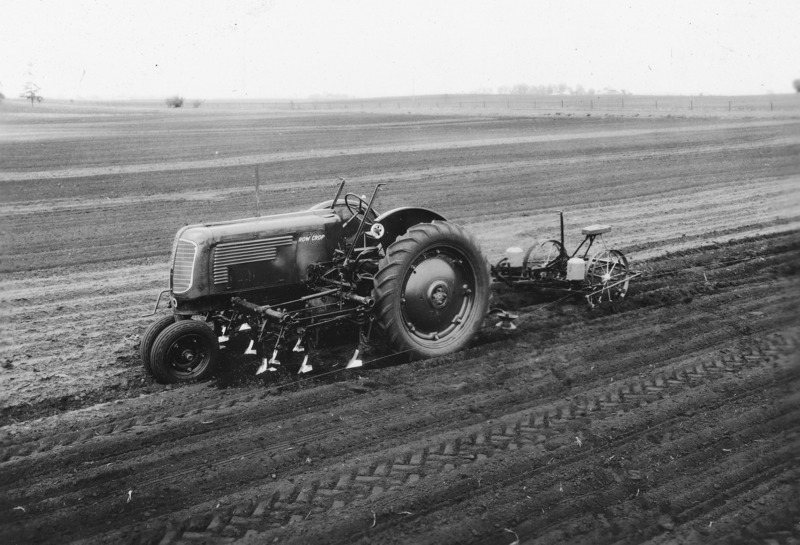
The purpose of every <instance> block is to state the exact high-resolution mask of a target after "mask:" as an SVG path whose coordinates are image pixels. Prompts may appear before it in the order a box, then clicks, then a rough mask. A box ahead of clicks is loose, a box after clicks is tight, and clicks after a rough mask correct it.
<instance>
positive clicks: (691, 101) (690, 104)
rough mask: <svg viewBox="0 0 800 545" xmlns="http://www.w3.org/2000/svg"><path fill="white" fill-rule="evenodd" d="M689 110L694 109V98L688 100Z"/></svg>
mask: <svg viewBox="0 0 800 545" xmlns="http://www.w3.org/2000/svg"><path fill="white" fill-rule="evenodd" d="M689 110H692V111H693V110H694V100H690V101H689Z"/></svg>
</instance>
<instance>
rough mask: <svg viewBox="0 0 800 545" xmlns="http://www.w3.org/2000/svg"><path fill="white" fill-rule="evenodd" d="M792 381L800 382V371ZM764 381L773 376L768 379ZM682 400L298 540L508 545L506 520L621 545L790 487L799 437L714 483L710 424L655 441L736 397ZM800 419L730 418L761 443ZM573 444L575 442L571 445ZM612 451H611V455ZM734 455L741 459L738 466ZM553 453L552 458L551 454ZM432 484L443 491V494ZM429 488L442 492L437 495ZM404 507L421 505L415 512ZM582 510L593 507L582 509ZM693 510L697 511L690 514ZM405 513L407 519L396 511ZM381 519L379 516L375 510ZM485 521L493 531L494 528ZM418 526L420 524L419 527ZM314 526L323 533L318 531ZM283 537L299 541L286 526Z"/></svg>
mask: <svg viewBox="0 0 800 545" xmlns="http://www.w3.org/2000/svg"><path fill="white" fill-rule="evenodd" d="M794 379H795V382H796V380H797V374H796V373H795V374H794ZM769 382H772V386H773V387H774V386H776V385H777V384H776V383H775V382H774V381H772V380H770V381H769ZM765 384H768V383H762V384H761V385H762V386H763V385H765ZM777 386H780V385H777ZM756 397H757V394H753V393H752V392H744V393H740V395H738V396H734V400H737V401H738V400H742V399H746V398H756ZM683 398H684V399H685V400H686V401H688V403H685V404H683V405H682V406H681V407H680V409H678V410H672V411H670V413H671V415H666V416H669V418H667V419H659V421H658V423H657V424H656V425H655V426H653V425H647V424H645V425H642V424H641V423H640V424H639V425H638V426H636V427H634V429H629V428H628V429H626V432H625V433H623V434H621V435H618V436H616V437H609V438H608V439H607V440H605V441H603V439H604V438H603V437H601V436H600V435H599V433H600V432H602V431H603V430H602V429H600V428H597V427H596V428H594V431H595V432H597V433H598V435H595V436H594V437H590V439H594V440H596V441H597V442H598V443H599V444H598V445H597V446H591V445H587V446H588V449H586V452H581V453H580V454H571V453H570V452H569V451H568V450H566V449H565V450H566V452H559V451H558V450H556V451H553V452H550V453H548V455H547V457H545V458H544V459H539V460H529V459H520V458H519V457H518V458H517V459H509V460H508V461H507V462H505V463H503V464H502V465H501V467H499V468H497V467H491V468H489V469H484V470H483V471H481V472H478V471H475V472H467V473H462V474H461V475H459V478H460V479H462V480H466V481H467V482H466V484H464V483H458V484H456V485H455V487H456V489H455V490H453V486H454V485H453V484H452V483H453V480H452V479H451V480H450V489H448V488H447V483H443V482H438V481H437V482H436V483H431V484H430V485H429V488H428V490H427V491H425V495H424V496H422V497H423V498H424V499H421V500H418V499H415V498H414V496H412V495H411V494H409V495H408V496H409V497H408V498H403V499H392V498H389V499H388V500H387V502H385V503H383V504H380V503H378V502H375V503H374V504H372V505H371V506H370V507H371V508H372V509H373V511H374V512H378V513H382V514H383V521H382V523H381V524H380V525H378V524H376V526H375V529H373V528H371V527H370V525H369V521H365V520H364V516H363V511H364V510H363V509H361V513H360V514H357V513H355V514H354V511H356V510H351V511H350V512H349V513H342V514H341V516H343V518H346V515H348V514H349V515H351V518H352V519H353V520H352V521H350V522H348V523H347V524H346V525H343V526H345V527H344V528H340V529H339V531H340V535H339V536H337V537H338V539H336V540H330V539H323V540H321V539H313V536H314V534H311V533H309V534H307V535H305V536H303V538H301V539H295V540H294V541H295V542H322V541H324V542H326V543H355V542H362V541H366V542H369V541H370V539H372V540H374V539H375V538H376V537H378V536H380V535H381V534H382V533H384V532H388V531H391V530H397V529H398V528H400V527H408V526H411V528H410V529H409V531H408V532H407V533H406V532H403V535H404V538H405V541H411V542H414V543H443V542H444V543H470V542H479V543H503V544H504V545H505V544H507V543H508V540H507V536H505V537H503V536H502V533H501V532H498V530H497V527H498V524H499V526H500V527H503V526H505V527H509V528H512V529H513V532H514V533H516V534H517V535H518V536H519V537H520V538H523V539H522V542H524V543H564V542H570V543H581V542H587V543H604V542H617V540H618V539H619V538H620V537H622V536H624V538H623V539H622V541H623V542H627V543H630V542H631V541H636V542H639V541H644V540H646V539H647V538H648V537H650V536H648V534H654V533H656V532H663V530H664V527H665V526H667V527H670V528H671V527H675V526H677V524H678V523H680V524H683V525H687V524H688V525H691V524H692V522H693V521H694V520H695V519H696V518H700V516H701V515H702V516H708V511H706V510H704V509H703V508H702V506H703V505H712V506H716V505H719V504H720V503H724V500H723V501H722V502H720V498H725V497H729V496H731V495H733V494H739V493H752V491H751V489H752V488H753V485H754V484H757V483H760V484H762V486H763V485H764V484H766V485H769V484H774V483H772V482H771V481H776V482H778V484H780V485H781V486H784V487H785V484H786V481H788V482H791V479H792V478H793V477H794V476H795V475H797V474H798V470H797V467H796V459H797V456H796V454H795V452H796V447H797V446H798V444H799V442H798V438H797V437H796V436H795V437H794V439H793V440H792V441H791V442H790V444H789V445H786V444H784V443H778V442H775V441H773V443H776V444H774V447H775V450H774V451H770V452H768V453H767V454H764V452H763V451H764V448H763V447H758V449H757V450H758V452H757V453H753V452H747V451H743V452H742V453H737V454H734V455H727V461H729V462H732V463H731V465H735V466H736V467H737V470H736V471H734V472H728V473H726V474H723V475H719V476H715V477H714V484H709V482H708V480H709V479H708V477H707V475H706V476H704V473H707V472H708V471H709V468H708V467H707V466H704V465H701V464H703V463H705V462H711V463H713V462H714V461H716V460H718V459H719V458H720V452H724V450H723V449H722V448H721V447H722V445H721V443H720V440H719V437H714V432H713V431H708V430H701V431H700V432H699V433H698V434H696V435H691V436H686V437H683V438H681V439H679V440H676V441H673V440H671V439H668V440H665V441H663V442H661V443H659V444H657V445H655V446H654V445H653V441H652V440H651V435H652V432H653V430H654V429H655V431H658V430H659V428H665V427H668V426H670V425H672V424H674V423H675V422H680V421H682V420H685V416H684V415H683V414H681V412H682V411H685V410H686V409H687V408H690V407H692V406H700V407H702V408H703V409H704V410H708V409H709V407H710V406H711V407H713V409H714V411H715V414H717V415H718V416H720V417H721V418H723V414H724V411H725V410H726V408H725V405H727V404H728V402H729V400H730V398H728V397H721V396H719V395H717V396H715V398H714V399H713V400H712V402H711V403H709V400H705V401H702V402H699V403H698V398H697V396H696V395H695V396H692V397H689V396H683ZM795 401H796V400H795ZM693 402H694V403H693ZM628 418H629V419H630V418H631V417H630V416H628ZM799 419H800V413H798V410H797V406H796V403H795V404H794V405H790V404H789V403H787V404H786V405H785V406H784V407H783V408H782V409H781V410H774V411H771V412H770V414H768V415H765V414H764V411H763V409H761V408H760V407H757V408H756V409H754V410H751V411H750V412H748V413H747V414H744V415H742V416H741V417H738V416H737V417H736V418H735V419H733V420H730V419H728V421H727V422H726V423H727V424H728V425H729V426H735V427H736V428H737V429H739V430H744V431H743V432H742V435H743V437H742V439H745V440H749V441H761V440H764V439H761V437H763V435H764V434H765V433H770V432H772V433H774V432H776V431H780V430H783V429H785V428H786V427H787V426H791V425H795V426H796V424H797V422H798V420H799ZM650 424H652V421H651V422H650ZM611 429H614V428H611ZM630 443H633V445H630ZM621 446H624V447H626V450H625V451H624V452H625V453H626V454H628V453H630V452H631V451H633V455H632V456H630V457H629V458H627V459H625V463H626V464H627V465H628V466H629V467H634V468H635V467H641V465H642V461H644V462H645V463H648V464H649V465H650V467H652V462H651V460H652V458H654V457H657V456H658V454H659V453H661V451H663V450H664V449H665V448H669V449H670V450H672V451H675V452H676V457H675V458H674V459H673V460H672V461H671V462H670V463H671V464H672V467H671V468H670V467H669V466H666V467H667V471H664V470H661V468H658V469H655V470H650V471H647V470H639V469H626V468H624V467H622V466H619V467H617V466H614V465H612V464H610V461H611V460H612V459H614V457H615V456H616V455H618V454H619V448H620V447H621ZM580 447H583V445H581V446H580ZM580 447H577V450H583V449H582V448H580ZM572 448H573V450H574V449H576V447H574V446H573V447H572ZM728 450H730V449H728ZM687 452H689V454H687ZM612 453H613V454H612ZM609 454H611V456H608V455H609ZM736 457H739V458H741V459H742V460H739V461H738V462H739V463H733V462H734V461H735V460H734V458H736ZM523 458H524V457H523ZM547 458H550V459H549V460H547V461H545V460H546V459H547ZM592 458H594V459H596V460H597V462H596V464H595V467H596V469H594V470H593V471H591V472H588V474H587V469H586V465H587V462H589V460H590V459H592ZM589 463H591V462H589ZM498 465H499V464H498ZM743 467H744V470H743V471H742V470H741V468H743ZM669 477H671V478H673V479H674V480H670V481H667V484H666V485H663V486H662V485H660V483H659V481H662V482H663V481H665V480H666V479H667V478H669ZM484 483H488V484H484ZM720 483H722V484H720ZM434 484H437V485H439V487H444V489H443V490H441V491H439V489H437V487H435V486H434ZM431 489H433V490H436V491H435V492H430V490H431ZM420 495H422V494H420ZM640 495H641V497H640ZM645 497H646V499H645ZM645 503H646V504H650V505H661V506H662V509H663V510H664V511H666V512H667V513H671V514H666V515H663V516H661V517H658V518H656V517H652V518H645V517H643V516H642V514H641V511H642V509H641V507H642V506H643V505H644V504H645ZM410 505H414V507H410ZM403 509H414V510H415V512H414V513H411V511H403ZM459 512H462V513H463V512H466V513H468V515H467V517H466V518H467V520H463V518H464V516H463V515H462V516H461V517H459V516H458V513H459ZM487 512H492V513H493V517H492V520H491V523H490V524H487V523H486V521H485V520H480V519H481V518H483V517H480V515H483V514H485V513H487ZM576 512H577V513H587V514H585V515H579V516H576ZM690 512H691V513H690ZM687 513H688V514H691V515H692V516H688V515H687ZM398 514H399V515H405V516H397V515H398ZM470 515H472V516H474V517H475V519H476V520H475V521H474V522H473V521H472V520H471V519H470ZM376 519H377V520H381V519H378V518H377V517H376ZM441 520H458V522H455V523H450V524H449V525H442V523H441V522H439V523H438V524H437V521H441ZM609 520H610V521H612V522H613V525H612V524H611V523H609ZM516 521H523V522H520V523H517V522H516ZM347 526H349V528H348V527H347ZM492 526H494V528H492ZM353 527H355V528H353ZM487 527H489V528H490V529H489V530H488V531H487ZM367 528H369V530H367ZM417 528H419V529H422V530H415V529H417ZM587 530H588V531H587ZM325 531H326V533H327V535H330V533H331V532H335V531H336V523H335V522H333V523H331V524H329V527H328V528H326V530H325ZM296 533H297V532H295V535H296ZM315 533H316V534H317V535H319V536H321V535H322V532H321V531H318V530H317V531H316V532H315ZM587 534H588V535H587ZM633 535H636V536H637V539H636V540H632V539H631V536H633ZM270 537H271V536H270ZM280 537H281V538H284V537H285V538H287V539H288V541H287V542H290V543H291V542H292V539H291V535H290V534H289V533H286V534H282V535H280ZM358 538H362V539H360V540H359V539H358ZM525 538H528V539H525ZM251 542H252V541H251Z"/></svg>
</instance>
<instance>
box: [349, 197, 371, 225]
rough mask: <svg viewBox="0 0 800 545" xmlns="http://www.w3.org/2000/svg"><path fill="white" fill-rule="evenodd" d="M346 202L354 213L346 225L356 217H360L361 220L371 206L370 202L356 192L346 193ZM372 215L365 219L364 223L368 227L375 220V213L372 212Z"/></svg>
mask: <svg viewBox="0 0 800 545" xmlns="http://www.w3.org/2000/svg"><path fill="white" fill-rule="evenodd" d="M344 204H345V205H346V206H347V209H348V210H349V211H350V213H351V214H352V215H353V216H352V217H351V218H350V219H348V220H347V221H346V222H345V227H346V226H347V225H348V224H349V223H350V222H351V221H353V220H354V219H356V218H359V221H361V220H360V218H361V217H362V216H364V215H365V214H366V212H367V208H369V204H368V203H367V202H366V201H365V200H364V199H362V198H361V197H359V196H358V195H356V194H355V193H348V194H347V195H345V196H344ZM370 216H372V217H369V216H366V219H365V220H364V225H365V226H367V227H369V226H371V225H372V223H373V220H374V219H375V213H374V212H373V213H372V214H370Z"/></svg>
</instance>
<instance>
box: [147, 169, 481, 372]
mask: <svg viewBox="0 0 800 545" xmlns="http://www.w3.org/2000/svg"><path fill="white" fill-rule="evenodd" d="M343 187H344V182H342V184H341V185H340V186H339V188H338V191H337V193H336V196H335V197H334V199H333V200H331V201H328V202H325V203H320V204H318V205H315V206H313V207H311V208H310V209H308V210H304V211H300V212H293V213H289V214H279V215H274V216H268V217H256V218H249V219H243V220H237V221H229V222H220V223H211V224H200V225H190V226H187V227H184V228H182V229H181V230H179V231H178V233H177V235H176V237H175V243H174V244H173V249H172V266H171V270H170V289H169V290H168V292H169V301H170V304H169V306H170V307H171V314H170V315H168V316H162V317H161V318H160V319H158V320H156V321H155V322H153V323H152V324H151V325H150V326H149V327H148V328H147V330H146V331H145V332H144V335H143V336H142V342H141V348H140V354H141V358H142V364H143V366H144V368H145V370H146V371H148V372H149V373H151V374H153V375H154V376H155V378H156V379H157V380H159V381H161V382H182V381H187V380H195V379H201V378H204V377H206V376H208V375H209V374H210V373H211V372H212V370H213V369H214V366H215V365H216V364H217V362H218V360H219V351H220V349H221V348H225V349H229V350H232V351H235V352H243V353H246V354H257V355H258V356H259V358H260V359H261V367H260V368H259V371H258V372H259V373H260V372H265V371H274V370H277V369H278V368H279V366H280V365H281V360H284V361H287V356H288V355H290V354H292V353H295V354H296V355H297V356H298V357H297V358H296V359H298V360H302V363H301V364H300V372H308V371H310V370H311V365H310V363H309V353H310V352H311V351H312V350H313V349H314V347H315V345H316V343H317V340H318V339H319V334H320V333H321V332H324V331H326V330H332V329H333V330H335V329H337V328H342V327H346V328H353V329H354V330H356V331H358V332H359V339H361V340H362V341H366V340H367V339H368V338H369V337H371V336H380V337H382V338H383V339H384V340H385V342H387V343H388V344H389V346H390V347H391V348H392V349H394V350H395V351H398V352H406V353H408V354H409V355H410V356H411V357H430V356H436V355H443V354H449V353H452V352H455V351H457V350H460V349H461V348H463V347H464V346H466V345H467V344H468V343H469V342H470V340H471V339H472V337H473V336H474V334H475V332H476V331H477V329H478V328H479V327H480V326H481V324H482V323H483V319H484V317H485V315H486V312H487V308H488V300H489V266H488V263H487V262H486V260H485V258H484V257H483V255H482V254H481V251H480V249H479V248H478V246H477V244H476V242H475V241H474V239H473V238H472V236H470V235H469V234H468V233H467V232H466V231H465V230H464V229H462V228H461V227H459V226H457V225H454V224H452V223H449V222H447V221H445V219H444V218H443V217H442V216H441V215H440V214H438V213H436V212H433V211H431V210H428V209H425V208H412V207H406V208H398V209H395V210H392V211H390V212H387V213H384V214H378V213H377V212H375V210H374V208H373V203H374V201H375V197H376V196H377V193H378V190H379V188H380V186H378V187H376V189H375V192H374V193H373V195H372V198H371V199H370V200H369V202H367V201H366V199H365V198H363V197H358V196H357V195H354V194H346V195H345V196H344V198H340V196H341V194H342V190H343ZM162 295H163V294H162ZM160 299H161V297H159V301H160ZM156 306H157V307H158V302H157V303H156ZM373 324H374V325H376V326H377V327H375V328H373V327H372V326H373ZM359 348H361V346H360V347H359ZM357 356H358V350H356V354H355V355H354V357H353V359H352V360H351V362H350V364H349V366H358V365H360V360H358V357H357Z"/></svg>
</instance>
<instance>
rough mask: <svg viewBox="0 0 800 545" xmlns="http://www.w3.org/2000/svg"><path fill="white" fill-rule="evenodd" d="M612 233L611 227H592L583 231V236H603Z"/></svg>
mask: <svg viewBox="0 0 800 545" xmlns="http://www.w3.org/2000/svg"><path fill="white" fill-rule="evenodd" d="M609 231H611V226H610V225H590V226H589V227H584V228H583V229H581V234H582V235H586V236H592V235H602V234H603V233H608V232H609Z"/></svg>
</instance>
